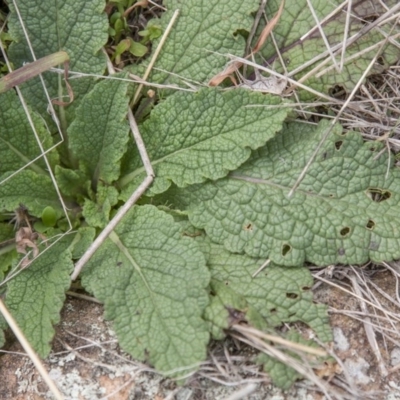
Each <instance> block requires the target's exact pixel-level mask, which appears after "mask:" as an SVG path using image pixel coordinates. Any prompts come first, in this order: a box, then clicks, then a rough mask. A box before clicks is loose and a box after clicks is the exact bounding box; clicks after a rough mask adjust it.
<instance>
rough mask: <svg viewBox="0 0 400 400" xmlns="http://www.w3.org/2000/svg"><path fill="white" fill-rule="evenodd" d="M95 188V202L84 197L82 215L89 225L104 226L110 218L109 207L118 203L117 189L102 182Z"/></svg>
mask: <svg viewBox="0 0 400 400" xmlns="http://www.w3.org/2000/svg"><path fill="white" fill-rule="evenodd" d="M97 189H98V190H97V193H96V202H94V201H92V200H89V199H85V203H84V205H83V208H82V215H83V216H84V217H85V221H86V222H87V223H88V224H89V225H90V226H93V227H100V228H104V227H105V226H106V225H107V223H108V221H109V220H110V211H111V208H112V207H113V206H115V205H116V204H117V203H118V191H117V189H115V187H114V186H103V185H102V184H100V185H99V186H98V188H97Z"/></svg>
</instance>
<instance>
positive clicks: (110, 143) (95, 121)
mask: <svg viewBox="0 0 400 400" xmlns="http://www.w3.org/2000/svg"><path fill="white" fill-rule="evenodd" d="M127 88H128V83H127V82H125V81H118V80H111V79H106V80H104V81H102V82H99V83H98V84H97V85H96V86H95V87H94V89H93V90H92V91H91V92H90V93H88V94H87V95H86V96H85V100H84V101H83V102H82V104H81V105H80V107H79V108H78V109H77V110H76V118H75V120H74V122H73V123H72V124H71V125H70V127H69V129H68V135H69V147H70V149H71V151H72V152H73V154H74V156H75V157H76V158H77V159H78V160H79V162H80V167H81V170H84V171H85V172H87V177H88V178H89V179H90V180H91V181H92V184H93V186H94V187H96V186H97V184H98V181H99V180H101V181H103V182H104V183H112V182H113V181H114V180H116V179H118V177H119V174H120V160H121V158H122V156H123V155H124V153H125V151H126V146H127V143H128V140H129V128H128V123H127V121H126V114H127V112H128V103H129V98H128V96H127V95H126V92H127ZM88 121H90V123H88ZM82 149H84V150H85V151H82Z"/></svg>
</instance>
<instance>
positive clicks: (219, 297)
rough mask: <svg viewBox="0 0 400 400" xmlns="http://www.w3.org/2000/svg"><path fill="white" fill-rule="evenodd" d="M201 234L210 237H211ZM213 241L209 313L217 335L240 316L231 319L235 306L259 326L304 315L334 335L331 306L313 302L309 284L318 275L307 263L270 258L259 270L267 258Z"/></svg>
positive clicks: (322, 333) (325, 334)
mask: <svg viewBox="0 0 400 400" xmlns="http://www.w3.org/2000/svg"><path fill="white" fill-rule="evenodd" d="M198 240H200V241H201V240H205V241H209V239H207V238H206V239H202V238H200V239H198ZM209 246H210V247H209V257H208V263H207V264H208V266H209V268H210V272H211V283H210V286H211V301H210V305H209V306H208V307H207V308H206V311H205V318H206V319H207V320H208V321H209V322H210V324H211V331H212V332H213V336H214V337H216V338H218V339H221V338H223V337H224V336H225V334H224V332H223V331H222V329H227V328H229V324H231V323H234V322H237V321H232V315H233V314H232V312H230V309H234V310H236V311H237V312H240V313H242V317H241V318H243V320H245V321H247V322H248V323H249V324H250V325H251V326H254V327H256V328H258V329H262V330H265V329H266V328H269V329H272V328H274V327H279V326H280V325H281V324H282V323H285V322H296V321H301V322H304V323H305V324H307V325H309V326H310V327H311V328H312V329H313V330H314V331H315V333H316V334H317V335H318V337H319V339H320V340H322V341H324V342H329V341H331V340H332V332H331V329H330V326H329V320H328V313H327V309H326V307H325V306H324V305H322V304H314V302H313V293H312V291H311V290H310V288H311V286H312V284H313V278H312V276H311V274H310V271H309V270H308V269H307V268H304V267H293V268H282V267H279V266H277V265H274V264H269V265H268V266H267V267H265V268H264V269H263V270H262V271H260V272H259V273H258V274H256V271H258V270H259V268H260V266H261V265H262V264H264V262H265V260H264V259H257V258H251V257H249V256H247V255H243V254H232V253H230V252H228V251H227V250H225V249H224V248H223V246H221V245H217V244H214V243H210V244H209ZM239 322H240V321H239Z"/></svg>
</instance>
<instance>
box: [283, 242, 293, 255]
mask: <svg viewBox="0 0 400 400" xmlns="http://www.w3.org/2000/svg"><path fill="white" fill-rule="evenodd" d="M290 250H292V246H290V245H288V244H284V245H283V246H282V255H283V256H286V254H288V253H289V252H290Z"/></svg>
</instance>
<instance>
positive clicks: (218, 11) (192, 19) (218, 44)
mask: <svg viewBox="0 0 400 400" xmlns="http://www.w3.org/2000/svg"><path fill="white" fill-rule="evenodd" d="M164 5H165V6H166V8H167V9H168V11H167V12H165V13H164V14H163V15H162V17H161V19H160V21H159V23H160V24H161V26H162V28H163V30H165V28H166V27H167V25H168V23H169V22H170V20H171V18H172V15H173V13H174V11H175V10H176V9H179V10H180V13H179V18H178V20H177V21H176V23H175V24H174V26H173V29H172V31H171V32H170V34H169V35H168V39H167V41H166V42H165V44H164V45H163V47H162V50H161V53H160V55H159V57H158V58H157V62H156V64H155V67H156V68H157V69H161V70H164V71H165V72H161V71H157V70H155V69H153V71H152V73H151V75H150V78H149V81H150V82H160V83H161V82H163V83H169V84H171V83H177V84H178V85H179V86H184V85H183V84H182V82H181V81H182V80H181V78H180V77H183V78H187V79H188V80H189V81H192V80H195V81H197V82H206V81H208V80H209V79H210V78H211V77H212V76H214V75H215V74H217V73H218V72H220V71H221V70H222V69H223V68H224V66H225V64H226V60H227V59H226V57H224V56H223V55H224V54H227V53H230V54H235V55H238V56H239V55H240V56H242V55H243V52H244V49H245V39H244V38H243V37H242V36H241V35H240V34H238V32H239V31H240V30H246V31H250V29H251V27H252V24H253V18H252V17H251V13H252V12H255V11H257V9H258V6H259V2H258V0H246V1H241V0H220V1H217V2H214V3H213V4H210V3H206V2H202V1H200V2H199V1H197V0H185V1H180V0H167V1H165V2H164ZM156 23H158V20H157V21H156ZM159 40H160V39H159ZM159 40H155V41H154V43H153V49H155V48H157V45H158V42H159ZM216 53H220V54H216ZM143 68H144V67H143ZM172 74H177V75H179V76H180V77H179V76H174V75H172ZM185 87H186V86H185Z"/></svg>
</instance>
